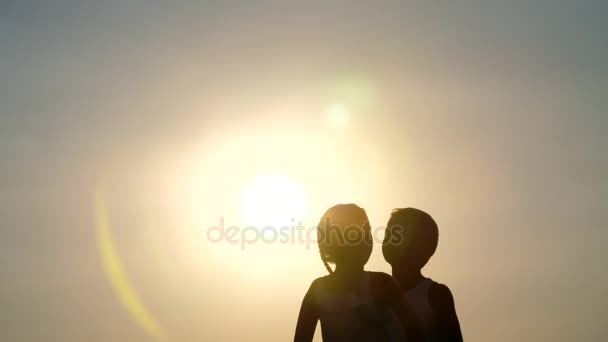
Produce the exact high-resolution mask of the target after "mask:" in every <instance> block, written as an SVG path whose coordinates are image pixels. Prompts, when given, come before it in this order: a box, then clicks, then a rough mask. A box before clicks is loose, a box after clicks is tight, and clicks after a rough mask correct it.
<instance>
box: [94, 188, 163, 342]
mask: <svg viewBox="0 0 608 342" xmlns="http://www.w3.org/2000/svg"><path fill="white" fill-rule="evenodd" d="M95 216H96V238H97V249H98V250H99V256H100V258H101V263H102V265H103V269H104V271H105V274H106V277H107V279H108V281H109V283H110V285H111V286H112V289H113V290H114V293H115V294H116V296H117V297H118V299H119V300H120V302H121V303H122V305H123V306H124V307H125V309H126V310H127V311H128V312H129V314H130V315H131V317H133V319H135V321H136V322H137V324H138V325H139V326H140V327H141V328H142V329H143V330H144V331H145V332H146V333H148V334H149V335H150V336H152V337H153V338H155V339H156V340H158V341H169V340H170V338H169V336H168V335H167V334H166V333H165V332H164V331H163V329H162V328H161V326H160V325H159V324H158V322H157V321H156V320H155V319H154V317H152V315H151V314H150V313H149V312H148V310H146V308H145V307H144V305H143V304H142V302H141V300H140V298H139V296H138V295H137V292H136V291H135V290H134V289H133V287H132V286H131V283H130V282H129V278H128V276H127V272H126V271H125V268H124V267H123V265H122V262H121V260H120V257H119V256H118V252H117V250H116V248H115V247H114V241H113V239H112V234H111V232H110V219H109V215H108V209H107V205H106V198H105V194H104V192H103V189H102V188H101V187H98V188H97V190H96V193H95Z"/></svg>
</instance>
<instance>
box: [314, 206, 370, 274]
mask: <svg viewBox="0 0 608 342" xmlns="http://www.w3.org/2000/svg"><path fill="white" fill-rule="evenodd" d="M317 241H318V244H319V253H320V254H321V260H323V263H324V264H325V267H326V268H327V270H328V271H329V272H330V273H331V272H332V270H331V268H330V267H329V263H335V264H336V266H338V265H340V266H344V267H349V266H351V267H357V266H363V265H365V264H366V263H367V260H369V257H370V255H371V253H372V234H371V228H370V225H369V219H368V218H367V214H366V213H365V210H363V208H360V207H359V206H357V205H355V204H338V205H335V206H333V207H331V208H329V209H328V210H327V211H326V212H325V214H323V216H322V217H321V221H320V222H319V225H318V226H317Z"/></svg>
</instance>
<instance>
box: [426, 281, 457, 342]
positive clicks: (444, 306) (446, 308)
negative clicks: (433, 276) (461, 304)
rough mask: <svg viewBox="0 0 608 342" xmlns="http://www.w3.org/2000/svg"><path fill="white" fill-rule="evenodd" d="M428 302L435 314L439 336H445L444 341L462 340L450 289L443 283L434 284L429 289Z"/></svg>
mask: <svg viewBox="0 0 608 342" xmlns="http://www.w3.org/2000/svg"><path fill="white" fill-rule="evenodd" d="M429 302H430V303H431V307H432V308H433V312H434V313H435V314H436V317H437V322H438V324H439V326H438V329H440V330H441V336H443V337H444V338H445V341H462V332H461V331H460V323H459V322H458V316H457V315H456V306H455V305H454V297H453V296H452V292H451V291H450V289H449V288H448V287H447V286H445V285H443V284H434V285H433V286H432V287H431V288H430V290H429Z"/></svg>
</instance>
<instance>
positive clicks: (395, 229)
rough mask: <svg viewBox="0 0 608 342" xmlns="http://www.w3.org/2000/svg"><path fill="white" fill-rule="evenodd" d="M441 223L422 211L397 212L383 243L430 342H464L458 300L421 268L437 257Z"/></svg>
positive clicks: (386, 254) (409, 209)
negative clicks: (455, 303)
mask: <svg viewBox="0 0 608 342" xmlns="http://www.w3.org/2000/svg"><path fill="white" fill-rule="evenodd" d="M438 239H439V230H438V227H437V223H435V220H433V218H432V217H431V216H430V215H429V214H427V213H425V212H424V211H422V210H418V209H414V208H405V209H394V210H393V212H392V214H391V217H390V219H389V221H388V224H387V228H386V235H385V237H384V242H383V244H382V254H383V255H384V259H385V260H386V261H387V262H388V263H389V264H390V265H391V266H392V271H393V277H394V278H395V280H396V281H397V283H398V284H399V286H400V287H401V289H402V291H403V292H404V293H405V297H406V299H407V301H408V303H409V306H410V308H411V310H413V311H414V312H415V314H416V316H417V317H418V323H419V324H420V329H421V330H422V333H423V334H424V337H425V340H426V341H462V333H461V331H460V324H459V322H458V317H457V315H456V308H455V306H454V298H453V297H452V292H451V291H450V289H449V288H448V287H447V286H446V285H443V284H440V283H437V282H435V281H433V280H432V279H430V278H426V277H424V276H423V275H422V273H421V269H422V268H423V267H424V265H426V263H427V262H428V261H429V259H430V258H431V256H433V254H435V250H436V249H437V243H438Z"/></svg>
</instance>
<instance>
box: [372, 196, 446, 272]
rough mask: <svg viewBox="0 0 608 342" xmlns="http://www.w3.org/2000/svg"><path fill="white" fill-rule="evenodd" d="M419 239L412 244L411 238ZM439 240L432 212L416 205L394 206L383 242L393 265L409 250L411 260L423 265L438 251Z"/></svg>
mask: <svg viewBox="0 0 608 342" xmlns="http://www.w3.org/2000/svg"><path fill="white" fill-rule="evenodd" d="M414 239H415V240H416V242H415V244H414V245H411V243H412V240H414ZM438 241H439V229H438V227H437V223H436V222H435V220H433V218H432V217H431V215H429V214H427V213H425V212H424V211H422V210H419V209H415V208H400V209H393V212H392V213H391V218H390V219H389V220H388V224H387V227H386V234H385V236H384V242H383V243H382V254H383V255H384V259H385V260H386V261H387V262H388V263H389V264H391V265H395V264H396V263H398V262H399V261H402V256H403V254H404V253H405V251H406V250H408V249H409V250H410V251H411V252H412V253H410V254H408V257H409V258H414V259H415V260H408V262H409V263H415V264H416V266H420V268H422V267H423V266H424V265H426V263H427V262H428V261H429V259H430V258H431V257H432V256H433V254H435V251H436V250H437V243H438Z"/></svg>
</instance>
